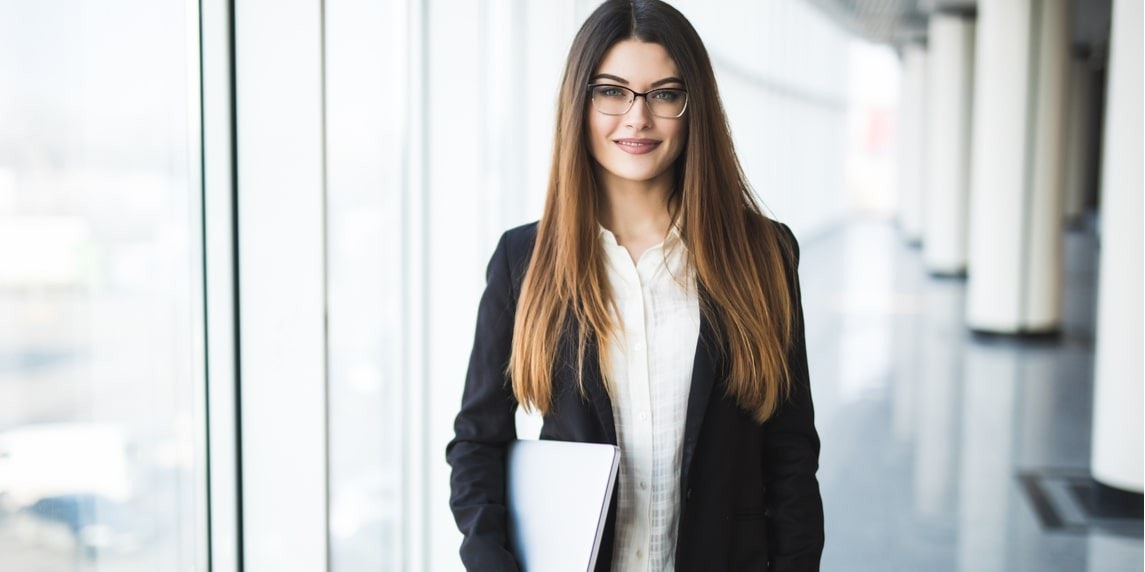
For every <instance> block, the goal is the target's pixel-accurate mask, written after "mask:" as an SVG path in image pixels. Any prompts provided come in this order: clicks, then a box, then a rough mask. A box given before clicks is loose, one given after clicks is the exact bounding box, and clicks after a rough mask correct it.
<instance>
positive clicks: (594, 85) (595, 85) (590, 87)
mask: <svg viewBox="0 0 1145 572" xmlns="http://www.w3.org/2000/svg"><path fill="white" fill-rule="evenodd" d="M598 87H612V88H616V89H623V90H624V91H627V92H628V93H631V94H632V98H631V99H629V100H628V107H626V108H624V111H622V112H620V113H607V112H604V111H601V110H600V107H598V106H597V104H596V98H594V97H593V96H592V90H594V89H596V88H598ZM586 89H587V90H588V92H589V99H591V100H592V108H593V109H595V110H596V112H597V113H600V114H601V115H608V116H611V117H616V116H620V115H624V114H625V113H628V112H629V111H632V106H633V105H635V104H636V98H637V97H643V98H644V105H645V106H647V107H648V112H649V113H651V114H652V115H654V116H656V117H659V118H661V119H679V118H681V117H683V116H684V113H685V112H687V111H688V90H686V89H683V88H680V87H658V88H656V89H650V90H648V91H646V92H644V93H640V92H639V91H636V90H635V89H632V88H630V87H624V86H623V85H616V84H614V83H590V84H588V87H587V88H586ZM658 91H676V92H680V93H682V94H684V107H682V108H680V113H679V115H660V114H658V113H656V112H655V111H653V110H652V106H651V105H649V104H648V96H649V95H651V94H653V93H656V92H658Z"/></svg>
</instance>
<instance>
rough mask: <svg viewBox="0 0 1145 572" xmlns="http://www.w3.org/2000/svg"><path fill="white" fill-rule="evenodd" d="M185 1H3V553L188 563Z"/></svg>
mask: <svg viewBox="0 0 1145 572" xmlns="http://www.w3.org/2000/svg"><path fill="white" fill-rule="evenodd" d="M189 13H193V12H189V11H188V6H187V5H186V4H185V3H183V2H172V1H164V2H158V1H154V0H112V1H108V2H101V3H84V2H76V1H65V2H62V3H61V2H52V3H40V2H5V3H3V4H2V5H0V85H3V86H4V87H3V89H0V126H3V127H2V128H0V570H53V571H69V570H85V571H86V570H114V571H134V570H190V569H203V563H204V558H203V555H204V554H205V542H204V539H203V534H204V532H205V526H204V525H203V522H202V519H201V516H200V515H202V514H203V507H204V504H203V496H202V494H201V493H200V491H201V483H202V482H203V481H202V470H203V468H202V466H200V464H199V463H198V461H197V459H198V453H197V451H198V449H197V448H196V447H197V446H199V445H200V444H201V441H200V440H199V439H197V437H198V436H199V435H201V434H202V433H203V431H202V428H203V426H202V417H201V415H200V410H199V403H201V396H202V394H203V390H204V386H203V383H204V382H203V379H202V375H201V371H202V363H203V356H202V353H201V347H202V338H201V332H202V317H201V316H202V311H201V295H202V292H201V283H202V274H201V263H200V261H201V255H200V254H199V252H198V246H197V245H198V241H199V238H198V236H199V235H198V228H199V225H198V224H197V223H196V217H197V216H198V213H199V208H200V203H199V197H200V185H199V182H198V173H199V169H200V160H199V157H198V143H197V137H198V121H199V120H198V112H197V110H198V103H197V102H196V101H194V100H193V97H194V96H193V94H195V93H197V91H198V84H197V81H198V80H197V79H195V78H197V73H198V72H197V69H196V68H195V67H193V62H194V60H193V57H194V55H195V54H197V52H198V47H197V36H196V35H194V34H189V33H188V31H189V29H193V28H192V27H191V25H192V24H193V22H188V14H189Z"/></svg>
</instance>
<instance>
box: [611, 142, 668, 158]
mask: <svg viewBox="0 0 1145 572" xmlns="http://www.w3.org/2000/svg"><path fill="white" fill-rule="evenodd" d="M613 143H616V146H617V147H620V148H621V149H622V150H624V152H625V153H631V154H633V155H643V154H644V153H648V152H651V151H652V150H653V149H655V148H657V147H659V146H660V142H659V141H657V140H655V139H616V140H614V141H613Z"/></svg>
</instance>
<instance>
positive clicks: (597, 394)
mask: <svg viewBox="0 0 1145 572" xmlns="http://www.w3.org/2000/svg"><path fill="white" fill-rule="evenodd" d="M596 346H597V344H596V341H595V340H590V341H589V343H588V347H587V348H585V352H584V370H585V371H584V385H585V391H587V392H588V396H589V401H591V402H592V405H593V408H595V409H596V415H597V418H599V419H600V424H601V426H602V427H601V429H603V430H604V436H605V437H606V438H607V439H608V443H609V444H611V445H617V444H619V443H618V442H617V438H616V422H615V421H614V420H613V418H612V400H611V399H609V398H608V391H607V390H606V389H605V388H604V375H602V374H601V373H600V361H599V357H600V356H599V354H598V353H597V352H598V351H599V349H598V348H597V347H596ZM573 356H574V357H573V359H576V358H575V356H576V352H575V350H574V352H573Z"/></svg>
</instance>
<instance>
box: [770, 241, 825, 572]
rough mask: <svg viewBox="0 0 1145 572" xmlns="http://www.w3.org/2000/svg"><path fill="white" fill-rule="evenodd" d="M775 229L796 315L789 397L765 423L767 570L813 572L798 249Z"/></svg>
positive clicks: (811, 427) (812, 463)
mask: <svg viewBox="0 0 1145 572" xmlns="http://www.w3.org/2000/svg"><path fill="white" fill-rule="evenodd" d="M780 227H781V237H782V239H783V241H784V242H787V243H788V246H789V247H790V253H791V256H790V257H789V258H788V261H789V265H788V279H789V280H788V282H789V287H790V288H791V290H790V291H791V293H792V308H793V311H794V312H795V316H794V339H793V340H792V346H791V349H790V350H789V351H788V354H787V363H788V367H789V368H790V375H791V381H792V387H791V396H790V399H789V400H788V401H786V402H784V403H783V404H781V405H780V406H779V409H777V410H776V412H775V414H774V415H773V416H772V417H771V418H770V419H769V420H768V421H767V422H766V423H764V430H765V435H764V443H765V445H764V478H765V479H766V481H767V482H766V487H767V488H766V491H767V493H766V494H767V514H768V537H769V538H768V545H769V547H770V554H771V565H772V570H782V571H786V570H818V569H819V558H820V556H821V555H822V553H823V500H822V498H821V497H820V496H819V482H818V481H817V480H816V478H815V472H816V471H817V470H818V468H819V434H818V433H817V432H816V431H815V412H814V408H813V406H812V404H811V385H810V379H809V376H808V371H807V343H806V340H805V336H804V330H803V308H802V300H801V296H800V290H799V275H798V268H799V244H798V243H797V242H796V240H795V235H793V234H792V233H791V229H789V228H787V226H786V225H780Z"/></svg>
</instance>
